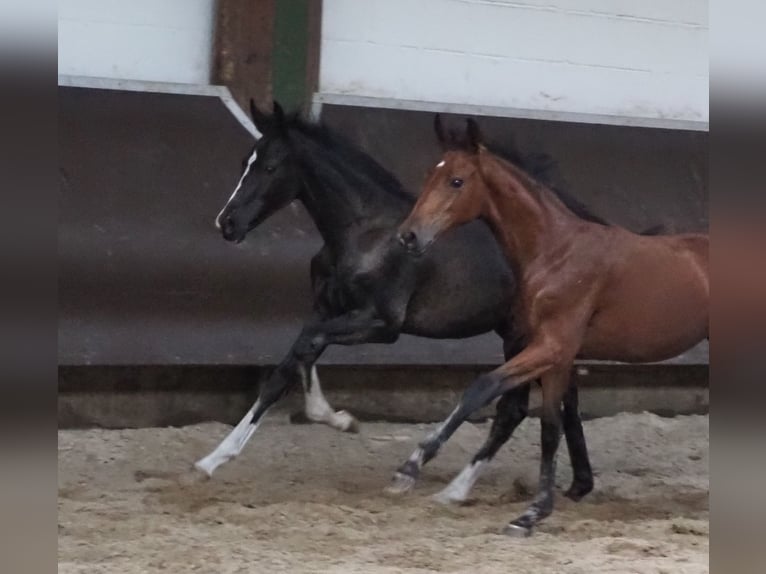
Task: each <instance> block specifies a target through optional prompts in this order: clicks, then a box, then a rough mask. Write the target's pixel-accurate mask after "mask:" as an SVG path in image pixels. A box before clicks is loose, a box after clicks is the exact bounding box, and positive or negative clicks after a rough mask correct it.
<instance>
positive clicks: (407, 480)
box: [384, 472, 415, 496]
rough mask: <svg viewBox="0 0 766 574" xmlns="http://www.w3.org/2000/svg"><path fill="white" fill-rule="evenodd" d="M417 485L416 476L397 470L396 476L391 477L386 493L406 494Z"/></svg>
mask: <svg viewBox="0 0 766 574" xmlns="http://www.w3.org/2000/svg"><path fill="white" fill-rule="evenodd" d="M413 486H415V478H414V477H412V476H410V475H409V474H403V473H401V472H397V473H396V474H395V475H394V478H393V479H391V484H389V485H388V486H387V487H386V488H385V489H384V492H385V493H386V494H392V495H395V496H398V495H401V494H406V493H408V492H409V491H410V490H412V487H413Z"/></svg>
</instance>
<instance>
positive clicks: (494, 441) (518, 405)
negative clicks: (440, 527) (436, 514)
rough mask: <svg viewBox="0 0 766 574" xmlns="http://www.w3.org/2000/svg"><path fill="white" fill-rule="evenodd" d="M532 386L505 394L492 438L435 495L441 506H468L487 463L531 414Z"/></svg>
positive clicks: (522, 387)
mask: <svg viewBox="0 0 766 574" xmlns="http://www.w3.org/2000/svg"><path fill="white" fill-rule="evenodd" d="M529 389H530V386H529V385H522V386H521V387H519V388H517V389H513V390H511V391H508V392H507V393H505V394H504V395H503V396H502V397H501V398H500V400H499V401H498V403H497V414H496V415H495V420H494V421H492V428H491V429H490V431H489V436H488V437H487V440H486V441H485V442H484V444H483V445H482V447H481V448H480V449H479V451H478V452H477V453H476V455H475V456H474V457H473V459H471V462H470V463H469V464H468V465H466V467H465V468H464V469H463V470H462V471H460V474H458V475H457V476H456V477H455V478H454V479H453V480H452V482H450V483H449V484H448V485H447V486H446V487H445V488H444V489H443V490H441V491H439V492H438V493H437V494H435V495H434V497H433V498H434V500H436V501H437V502H441V503H453V502H464V501H465V500H467V498H468V494H469V493H470V492H471V489H472V488H473V486H474V484H476V481H477V480H478V478H479V476H480V474H481V473H482V472H483V470H484V468H485V467H486V465H487V463H488V462H489V461H490V460H492V459H493V458H494V456H495V455H496V454H497V451H498V450H500V447H501V446H503V445H504V444H505V443H506V442H507V441H508V439H509V438H511V435H512V434H513V431H514V430H516V427H518V426H519V424H521V422H522V421H523V420H524V419H525V418H526V417H527V413H528V411H529Z"/></svg>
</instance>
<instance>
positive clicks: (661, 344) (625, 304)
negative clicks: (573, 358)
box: [579, 279, 708, 362]
mask: <svg viewBox="0 0 766 574" xmlns="http://www.w3.org/2000/svg"><path fill="white" fill-rule="evenodd" d="M639 285H640V286H641V289H639V290H635V292H631V293H629V294H628V293H626V294H625V295H624V296H619V294H617V293H616V294H615V295H616V296H615V297H614V298H610V299H608V300H607V303H606V305H605V306H602V307H601V308H599V309H598V310H597V311H596V313H595V314H594V315H593V317H592V319H591V321H590V323H589V325H588V328H587V330H586V333H585V337H584V339H583V345H582V347H581V350H580V353H579V355H580V356H581V357H582V358H589V359H601V360H614V361H628V362H654V361H663V360H666V359H670V358H672V357H675V356H677V355H679V354H681V353H683V352H684V351H686V350H688V349H690V348H691V347H693V346H694V345H696V344H697V343H699V342H700V341H701V340H703V339H704V338H705V337H707V334H708V295H707V292H706V290H705V289H704V288H703V287H702V286H699V285H694V284H692V285H691V286H690V284H689V283H673V282H667V281H663V280H662V279H660V280H657V281H656V282H654V284H652V282H651V281H643V282H641V283H640V284H639Z"/></svg>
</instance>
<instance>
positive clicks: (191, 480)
mask: <svg viewBox="0 0 766 574" xmlns="http://www.w3.org/2000/svg"><path fill="white" fill-rule="evenodd" d="M212 477H213V476H212V475H211V474H208V473H207V472H205V471H204V470H201V469H199V468H197V465H196V464H195V465H194V466H193V467H192V468H190V469H189V470H188V471H187V472H182V473H181V474H179V475H178V484H180V485H181V486H193V485H195V484H200V483H202V482H207V481H208V480H210V479H211V478H212Z"/></svg>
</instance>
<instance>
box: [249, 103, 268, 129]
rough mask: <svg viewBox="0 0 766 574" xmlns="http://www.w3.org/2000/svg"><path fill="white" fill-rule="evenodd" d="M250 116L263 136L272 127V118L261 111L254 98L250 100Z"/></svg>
mask: <svg viewBox="0 0 766 574" xmlns="http://www.w3.org/2000/svg"><path fill="white" fill-rule="evenodd" d="M250 116H251V117H252V118H253V124H255V127H256V128H257V129H258V131H259V132H261V133H262V134H265V133H266V132H267V131H268V130H269V128H270V127H271V116H270V115H269V114H265V113H263V112H262V111H261V110H259V109H258V106H257V105H255V100H254V99H253V98H250Z"/></svg>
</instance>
